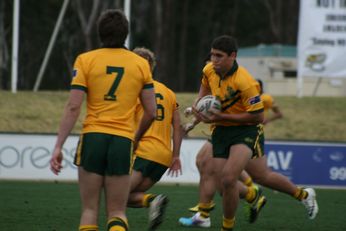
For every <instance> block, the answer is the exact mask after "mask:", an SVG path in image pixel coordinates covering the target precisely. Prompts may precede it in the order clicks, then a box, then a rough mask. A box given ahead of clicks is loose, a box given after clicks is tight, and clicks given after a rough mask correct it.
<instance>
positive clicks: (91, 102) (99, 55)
mask: <svg viewBox="0 0 346 231" xmlns="http://www.w3.org/2000/svg"><path fill="white" fill-rule="evenodd" d="M152 87H153V80H152V75H151V71H150V67H149V64H148V62H147V60H145V59H144V58H142V57H140V56H138V55H137V54H135V53H133V52H131V51H129V50H127V49H123V48H120V49H119V48H118V49H115V48H114V49H112V48H103V49H97V50H93V51H90V52H87V53H83V54H81V55H79V56H78V57H77V59H76V61H75V64H74V71H73V79H72V83H71V89H80V90H84V91H85V92H86V93H87V114H86V118H85V120H84V123H83V130H82V133H90V132H100V133H106V134H112V135H118V136H123V137H127V138H129V139H132V140H133V139H134V131H135V129H136V127H135V125H134V121H135V117H134V116H135V111H134V110H135V105H136V103H137V99H138V96H139V94H140V92H141V90H142V89H144V88H152Z"/></svg>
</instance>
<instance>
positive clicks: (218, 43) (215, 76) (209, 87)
mask: <svg viewBox="0 0 346 231" xmlns="http://www.w3.org/2000/svg"><path fill="white" fill-rule="evenodd" d="M210 53H211V63H208V64H207V65H206V66H205V67H204V69H203V78H202V83H201V86H200V90H199V95H198V97H199V98H201V97H203V96H205V95H209V94H212V95H214V96H216V97H218V98H219V99H220V101H221V104H222V111H221V112H220V113H211V115H207V116H205V115H203V114H201V113H198V112H197V111H196V110H194V113H195V116H196V117H197V119H198V120H200V121H202V122H205V123H213V124H214V125H215V129H214V130H213V133H212V145H213V157H214V158H213V166H214V168H213V169H214V171H215V174H216V177H215V179H218V180H217V182H216V185H217V187H218V190H219V192H220V193H221V195H222V198H223V212H224V214H223V223H222V229H221V230H223V231H226V230H233V227H234V225H235V214H236V209H237V206H238V202H239V192H238V190H239V189H238V187H236V185H237V182H238V179H239V176H240V174H241V172H242V171H243V170H244V169H245V167H246V166H247V164H248V162H249V161H250V159H252V158H258V157H261V156H263V146H264V133H263V125H262V122H263V120H264V116H263V103H262V101H261V98H260V91H259V85H258V83H257V82H256V80H255V79H254V78H253V77H252V76H251V75H250V74H249V73H248V72H247V70H246V69H245V68H244V67H241V66H239V65H238V64H237V62H236V56H237V45H236V41H235V39H234V38H233V37H230V36H226V35H223V36H220V37H218V38H216V39H215V40H214V41H213V43H212V48H211V52H210ZM311 194H313V195H309V192H308V191H306V190H303V189H301V190H300V192H299V195H298V196H299V197H301V198H302V199H307V198H308V197H309V198H310V200H309V202H310V203H309V205H310V207H311V212H312V213H317V210H316V209H314V208H317V203H316V200H315V195H314V192H311ZM264 203H265V198H264V197H263V196H261V195H257V196H256V197H255V199H254V201H253V203H252V206H253V207H252V211H255V212H256V211H259V210H260V209H261V207H262V206H263V205H264ZM196 215H197V216H196V218H194V217H193V218H192V219H195V220H196V222H198V220H199V218H198V216H200V215H203V206H199V213H197V214H196ZM315 215H316V214H315ZM202 219H203V217H202Z"/></svg>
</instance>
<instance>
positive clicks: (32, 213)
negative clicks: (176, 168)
mask: <svg viewBox="0 0 346 231" xmlns="http://www.w3.org/2000/svg"><path fill="white" fill-rule="evenodd" d="M151 191H152V192H155V193H165V194H166V195H168V196H169V199H170V202H169V207H168V209H167V214H166V219H165V221H164V223H163V224H162V225H161V226H160V227H159V229H158V230H161V231H172V230H181V231H184V230H191V229H189V228H185V227H181V226H179V224H178V222H177V221H178V219H179V217H181V216H190V215H191V214H190V213H189V212H188V211H187V208H188V207H191V206H193V205H194V204H195V203H196V202H197V198H198V193H197V186H192V185H191V186H186V185H183V186H178V185H158V186H155V187H154V188H153V189H152V190H151ZM0 192H1V193H0V221H1V230H6V231H19V230H26V231H66V230H77V227H78V224H79V216H80V204H79V203H80V202H79V191H78V185H77V184H76V183H65V182H60V183H52V182H20V181H0ZM264 193H265V195H266V196H267V198H268V203H267V205H266V207H265V208H264V209H263V210H262V213H261V215H260V217H259V219H258V221H257V222H256V223H255V224H248V223H247V221H246V220H245V216H244V211H243V205H244V204H243V202H242V203H241V204H240V205H239V208H238V213H237V224H236V229H235V231H236V230H239V231H241V230H247V231H260V230H265V231H292V230H294V231H311V230H313V231H329V230H338V231H339V230H340V231H341V230H346V223H345V222H344V221H345V214H346V206H345V204H346V197H345V191H344V190H331V189H329V190H327V189H318V190H317V198H318V202H319V207H320V213H319V214H318V216H317V218H316V219H315V220H309V219H308V218H307V214H306V211H305V209H304V207H303V205H301V204H300V203H299V202H297V201H296V200H295V199H293V198H291V197H290V196H287V195H284V194H281V193H275V192H273V191H271V190H265V191H264ZM215 199H216V208H215V210H214V211H213V212H212V214H211V219H212V227H211V228H210V229H208V230H212V231H214V230H215V231H216V230H217V231H219V230H220V224H221V217H222V213H221V205H220V197H218V196H217V197H216V198H215ZM102 207H103V206H102ZM103 211H104V208H102V209H101V212H100V231H105V228H104V223H105V222H106V219H105V214H104V212H103ZM128 218H129V224H130V230H133V231H142V230H146V229H145V228H144V227H147V209H129V210H128ZM193 230H200V229H193ZM201 230H202V229H201Z"/></svg>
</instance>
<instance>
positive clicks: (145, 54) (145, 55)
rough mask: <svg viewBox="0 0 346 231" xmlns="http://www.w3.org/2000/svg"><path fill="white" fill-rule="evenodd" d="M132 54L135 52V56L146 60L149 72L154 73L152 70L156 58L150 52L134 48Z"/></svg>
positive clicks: (143, 48)
mask: <svg viewBox="0 0 346 231" xmlns="http://www.w3.org/2000/svg"><path fill="white" fill-rule="evenodd" d="M133 52H135V53H136V54H137V55H139V56H142V57H143V58H145V59H146V60H148V62H149V65H150V68H151V71H154V68H155V66H156V58H155V55H154V53H153V52H152V51H151V50H149V49H147V48H145V47H136V48H135V49H133Z"/></svg>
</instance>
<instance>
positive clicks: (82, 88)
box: [71, 84, 88, 92]
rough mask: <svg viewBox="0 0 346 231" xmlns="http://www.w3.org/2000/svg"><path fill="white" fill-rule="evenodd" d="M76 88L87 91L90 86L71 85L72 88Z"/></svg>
mask: <svg viewBox="0 0 346 231" xmlns="http://www.w3.org/2000/svg"><path fill="white" fill-rule="evenodd" d="M72 89H74V90H81V91H85V92H87V91H88V88H86V87H84V86H82V85H75V84H74V85H71V90H72Z"/></svg>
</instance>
